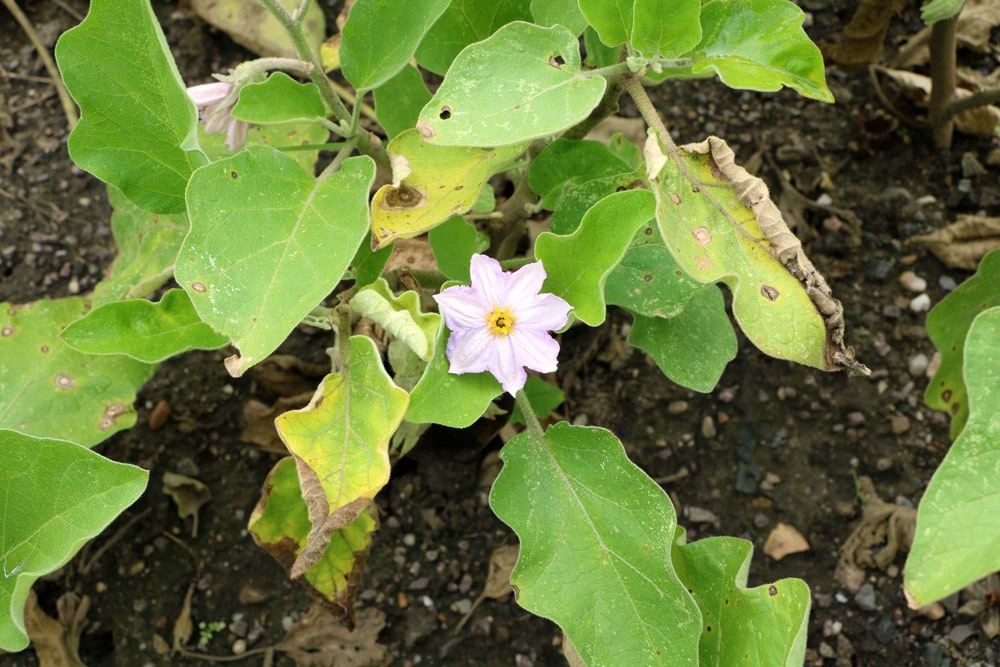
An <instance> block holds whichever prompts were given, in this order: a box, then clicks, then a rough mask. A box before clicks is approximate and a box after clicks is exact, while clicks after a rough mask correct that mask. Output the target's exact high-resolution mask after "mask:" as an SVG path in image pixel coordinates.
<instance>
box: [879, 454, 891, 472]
mask: <svg viewBox="0 0 1000 667" xmlns="http://www.w3.org/2000/svg"><path fill="white" fill-rule="evenodd" d="M891 467H892V458H891V457H888V456H883V457H882V458H880V459H879V460H878V461H876V462H875V469H876V470H878V471H879V472H885V471H886V470H888V469H889V468H891Z"/></svg>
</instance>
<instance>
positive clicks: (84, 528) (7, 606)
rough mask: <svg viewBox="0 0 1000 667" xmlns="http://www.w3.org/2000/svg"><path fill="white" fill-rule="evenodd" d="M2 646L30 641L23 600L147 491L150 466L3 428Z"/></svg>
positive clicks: (0, 511)
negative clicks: (122, 460) (39, 579)
mask: <svg viewBox="0 0 1000 667" xmlns="http://www.w3.org/2000/svg"><path fill="white" fill-rule="evenodd" d="M0 458H2V459H3V465H2V466H0V499H2V500H0V526H3V530H0V559H2V561H3V574H4V576H3V577H0V649H3V650H5V651H20V650H22V649H24V648H25V647H27V646H28V635H27V634H26V633H25V629H24V602H25V600H26V599H27V597H28V591H29V590H30V589H31V585H32V584H33V583H34V582H35V580H36V579H38V578H39V577H41V576H43V575H45V574H48V573H50V572H53V571H54V570H57V569H59V568H60V567H62V566H63V565H64V564H65V563H66V562H67V561H69V559H70V558H72V557H73V555H74V554H75V553H76V552H77V551H78V550H79V549H80V547H82V546H83V544H84V543H85V542H86V541H87V540H89V539H91V538H93V537H96V536H97V535H98V533H100V532H101V531H102V530H104V529H105V528H106V527H107V526H108V524H110V523H111V521H112V520H114V518H115V517H116V516H118V515H119V514H120V513H122V512H123V511H124V510H125V508H127V507H128V506H129V505H131V504H132V503H133V502H135V500H136V499H137V498H138V497H139V496H140V495H141V494H142V492H143V489H145V488H146V480H147V478H148V476H149V473H147V472H146V471H145V470H141V469H140V468H136V467H135V466H131V465H127V464H125V463H116V462H114V461H109V460H108V459H106V458H104V457H103V456H100V455H99V454H97V453H95V452H92V451H90V450H88V449H86V448H85V447H82V446H80V445H77V444H75V443H72V442H67V441H65V440H52V439H46V438H36V437H32V436H30V435H25V434H24V433H17V432H15V431H8V430H2V429H0Z"/></svg>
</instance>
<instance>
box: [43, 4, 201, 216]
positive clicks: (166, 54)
mask: <svg viewBox="0 0 1000 667" xmlns="http://www.w3.org/2000/svg"><path fill="white" fill-rule="evenodd" d="M55 55H56V60H57V62H58V63H59V70H60V72H61V73H62V76H63V80H64V81H65V83H66V88H67V89H68V90H69V92H70V94H71V95H72V96H73V99H74V100H76V103H77V104H78V105H79V106H80V112H81V118H80V122H79V124H78V125H77V126H76V128H74V129H73V131H72V132H71V133H70V136H69V153H70V156H71V157H72V158H73V161H74V162H76V163H77V164H78V165H80V167H82V168H83V169H86V170H87V171H89V172H90V173H92V174H94V175H95V176H97V177H98V178H99V179H101V180H102V181H105V182H106V183H109V184H111V185H114V186H115V187H117V188H119V189H120V190H121V191H122V192H123V193H124V194H125V196H126V197H128V198H129V199H131V200H132V201H133V202H135V204H136V205H137V206H138V207H139V208H141V209H144V210H147V211H152V212H153V213H182V212H183V211H184V207H185V204H184V189H185V187H186V186H187V182H188V179H189V178H190V176H191V173H192V172H193V171H194V170H195V169H197V168H198V167H199V166H201V165H203V164H205V162H207V159H206V157H205V155H204V153H202V152H201V149H200V148H199V147H198V135H197V123H198V114H197V112H196V111H195V107H194V103H193V102H192V101H191V100H190V99H189V98H188V96H187V92H186V89H185V87H184V82H183V81H181V77H180V73H179V72H178V71H177V65H176V64H175V63H174V59H173V57H172V56H171V54H170V48H169V47H168V46H167V40H166V39H165V38H164V36H163V31H162V30H161V29H160V24H159V22H158V21H157V19H156V15H155V14H154V13H153V9H152V7H151V6H150V4H149V2H148V1H147V0H94V1H93V2H92V3H91V5H90V12H89V13H88V14H87V17H86V18H85V19H84V21H83V23H81V24H80V25H78V26H77V27H75V28H72V29H71V30H68V31H66V32H65V33H63V35H62V37H60V38H59V42H58V43H57V44H56V50H55Z"/></svg>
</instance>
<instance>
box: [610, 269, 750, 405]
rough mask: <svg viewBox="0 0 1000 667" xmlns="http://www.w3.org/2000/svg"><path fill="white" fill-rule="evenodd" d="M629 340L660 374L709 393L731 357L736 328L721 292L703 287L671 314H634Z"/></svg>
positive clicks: (735, 343) (734, 349)
mask: <svg viewBox="0 0 1000 667" xmlns="http://www.w3.org/2000/svg"><path fill="white" fill-rule="evenodd" d="M633 318H634V321H633V322H632V330H631V331H630V332H629V334H628V342H629V343H631V344H632V345H635V346H636V347H638V348H640V349H642V350H645V351H646V352H648V353H649V356H651V357H653V360H654V361H656V365H657V366H659V367H660V370H662V371H663V374H664V375H666V376H667V377H668V378H670V379H671V380H673V381H674V382H676V383H677V384H679V385H683V386H685V387H688V388H689V389H694V390H695V391H700V392H703V393H708V392H710V391H712V390H713V389H715V385H717V384H718V383H719V378H720V377H722V372H723V371H724V370H726V365H727V364H728V363H729V362H730V361H732V360H733V359H735V358H736V352H737V351H738V347H739V346H738V345H737V341H736V332H734V331H733V327H732V325H731V324H730V323H729V315H728V314H727V313H726V304H725V300H724V299H723V298H722V292H721V291H719V289H718V288H717V287H715V286H712V285H705V286H702V289H701V290H699V291H698V292H697V293H695V294H694V295H693V296H692V297H691V298H690V300H688V302H687V303H686V304H685V306H684V310H682V311H681V312H680V313H679V314H677V315H675V316H673V317H648V316H645V315H639V314H635V313H633Z"/></svg>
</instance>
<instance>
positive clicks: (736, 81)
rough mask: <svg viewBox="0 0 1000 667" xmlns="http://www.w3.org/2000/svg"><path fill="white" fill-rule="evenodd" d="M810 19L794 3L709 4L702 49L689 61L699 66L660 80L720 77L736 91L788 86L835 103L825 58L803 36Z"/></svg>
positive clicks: (720, 0) (744, 0) (715, 0)
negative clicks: (715, 75) (824, 66)
mask: <svg viewBox="0 0 1000 667" xmlns="http://www.w3.org/2000/svg"><path fill="white" fill-rule="evenodd" d="M804 18H805V14H804V13H803V11H802V10H801V9H799V8H798V7H797V6H796V5H795V4H793V3H792V2H790V1H789V0H740V2H730V1H729V0H709V1H708V2H706V3H705V5H704V6H703V7H702V9H701V26H702V40H701V43H700V44H698V45H697V46H695V47H694V48H693V49H692V50H691V51H690V53H688V54H687V56H686V57H687V58H690V59H692V60H693V61H694V63H693V64H692V65H691V66H690V68H685V69H682V70H670V69H665V70H664V71H663V74H662V75H654V77H655V78H660V77H661V76H662V77H663V78H667V77H670V78H681V77H686V76H696V77H704V76H712V75H713V74H718V76H719V78H720V79H721V80H722V82H723V83H725V84H726V85H727V86H730V87H731V88H744V89H749V90H760V91H775V90H780V89H781V87H782V86H788V87H789V88H792V89H793V90H796V91H798V92H799V93H800V94H802V95H805V96H806V97H811V98H813V99H817V100H821V101H823V102H833V94H832V93H831V92H830V89H829V88H827V86H826V76H825V71H824V68H823V56H822V55H821V54H820V51H819V48H818V47H817V46H816V45H815V44H814V43H813V42H812V40H810V39H809V36H808V35H806V33H805V31H804V30H802V21H803V19H804Z"/></svg>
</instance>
